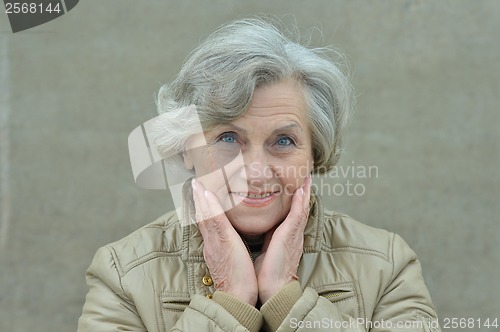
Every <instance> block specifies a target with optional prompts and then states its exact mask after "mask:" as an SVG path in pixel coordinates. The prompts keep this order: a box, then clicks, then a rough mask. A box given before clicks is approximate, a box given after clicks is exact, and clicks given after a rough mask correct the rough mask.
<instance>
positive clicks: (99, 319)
mask: <svg viewBox="0 0 500 332" xmlns="http://www.w3.org/2000/svg"><path fill="white" fill-rule="evenodd" d="M86 280H87V285H88V287H89V292H88V293H87V297H86V300H85V304H84V306H83V313H82V316H81V317H80V319H79V321H78V332H96V331H99V332H115V331H134V332H147V331H148V330H147V328H146V327H145V326H144V324H143V320H142V319H141V317H140V314H139V312H138V310H137V308H136V306H135V304H134V303H133V301H132V300H131V299H130V298H129V297H128V296H127V294H126V292H125V291H124V289H123V287H122V285H121V279H120V275H119V273H118V270H117V267H116V262H115V259H114V256H113V255H112V252H111V250H110V249H109V248H108V247H103V248H100V249H99V250H98V251H97V253H96V254H95V256H94V259H93V261H92V263H91V264H90V267H89V268H88V270H87V273H86ZM218 293H220V292H216V293H215V294H214V300H209V299H207V298H206V297H204V296H201V295H195V296H194V297H193V299H192V300H191V302H190V304H189V306H188V307H187V308H186V309H185V310H184V312H183V313H182V315H181V316H180V318H179V320H178V321H177V322H176V324H175V326H174V327H173V328H172V329H171V331H213V332H219V331H234V332H239V331H241V332H243V331H245V332H247V331H250V332H256V331H258V330H259V329H260V327H261V326H262V317H261V316H262V315H261V314H260V312H259V311H258V310H257V309H255V308H254V307H252V306H250V305H248V304H246V303H243V302H241V301H239V300H237V299H234V298H230V297H229V296H228V295H227V294H218ZM216 300H217V301H216ZM219 302H220V303H219Z"/></svg>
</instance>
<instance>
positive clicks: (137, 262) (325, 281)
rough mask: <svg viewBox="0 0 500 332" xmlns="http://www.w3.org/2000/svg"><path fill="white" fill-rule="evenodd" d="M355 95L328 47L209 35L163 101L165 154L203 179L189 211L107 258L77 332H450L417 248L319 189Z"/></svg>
mask: <svg viewBox="0 0 500 332" xmlns="http://www.w3.org/2000/svg"><path fill="white" fill-rule="evenodd" d="M351 96H352V91H351V87H350V84H349V81H348V79H347V77H346V75H345V74H344V73H343V71H342V70H340V69H339V67H338V64H335V63H334V62H332V61H331V60H329V59H328V58H327V57H326V56H325V55H324V49H308V48H306V47H304V46H302V45H300V44H298V43H295V42H292V41H290V40H289V39H288V38H287V37H285V36H284V35H283V34H282V33H281V32H280V31H279V30H278V29H277V28H276V27H275V26H273V25H272V24H270V23H267V22H264V21H262V20H258V19H251V20H240V21H236V22H233V23H230V24H228V25H225V26H223V27H222V28H220V29H219V30H218V31H216V32H215V33H214V34H213V35H211V36H210V37H209V38H208V39H207V40H206V41H205V42H204V43H203V44H201V46H199V47H198V48H197V49H196V50H195V51H194V52H193V53H192V54H191V55H190V57H189V58H188V60H187V61H186V63H185V64H184V66H183V68H182V70H181V71H180V73H179V74H178V76H177V78H176V79H175V81H174V82H173V83H172V84H170V85H168V86H164V87H163V88H162V89H161V91H160V93H159V99H158V107H159V113H160V114H161V115H160V116H159V118H158V119H157V121H158V122H157V125H156V127H155V128H156V135H155V139H154V142H155V144H156V146H157V148H158V152H159V154H160V155H161V156H163V157H164V158H170V157H172V156H174V157H176V158H178V160H181V162H182V165H183V168H185V170H186V171H187V172H191V173H192V179H191V180H189V181H186V182H185V184H184V190H183V192H184V198H183V199H184V200H185V202H184V205H183V214H180V215H178V214H177V213H176V212H175V211H173V212H171V213H167V214H166V215H164V216H162V217H160V218H159V219H158V220H157V221H155V222H153V223H151V224H149V225H147V226H145V227H143V228H141V229H140V230H138V231H136V232H134V233H132V234H131V235H129V236H127V237H126V238H124V239H122V240H120V241H118V242H115V243H112V244H110V245H107V246H105V247H103V248H101V249H99V251H98V252H97V254H96V256H95V258H94V260H93V262H92V264H91V266H90V268H89V270H88V272H87V283H88V285H89V289H90V290H89V293H88V295H87V299H86V303H85V305H84V307H83V314H82V316H81V318H80V321H79V328H78V331H80V332H84V331H89V332H90V331H91V332H96V331H260V330H264V331H303V330H321V329H324V330H329V331H346V330H349V331H402V330H406V331H438V330H439V327H438V325H437V320H436V313H435V311H434V309H433V305H432V303H431V299H430V296H429V293H428V291H427V289H426V286H425V284H424V280H423V278H422V274H421V269H420V264H419V262H418V260H417V257H416V256H415V253H414V252H413V251H412V250H411V249H410V248H409V247H408V246H407V244H406V243H405V242H404V241H403V240H402V239H401V238H400V237H399V236H397V235H395V234H392V233H389V232H386V231H383V230H380V229H375V228H372V227H369V226H366V225H363V224H361V223H359V222H357V221H354V220H353V219H351V218H350V217H348V216H346V215H344V214H341V213H337V212H332V211H328V210H326V209H324V207H323V205H322V203H321V200H320V198H319V197H318V196H317V195H316V194H315V193H314V190H311V174H312V173H320V172H325V171H328V170H329V169H331V168H332V167H333V166H334V165H335V164H336V162H337V160H338V158H339V155H340V149H341V143H342V131H343V129H344V127H345V124H346V118H347V115H348V112H349V109H350V107H351ZM193 109H195V112H194V113H193ZM193 114H194V115H193ZM196 121H199V124H200V125H201V128H202V129H200V130H198V131H197V130H196V127H197V126H196V125H195V124H196ZM183 124H184V125H183ZM221 169H222V170H223V172H221Z"/></svg>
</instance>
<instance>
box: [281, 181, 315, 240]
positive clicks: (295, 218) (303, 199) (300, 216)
mask: <svg viewBox="0 0 500 332" xmlns="http://www.w3.org/2000/svg"><path fill="white" fill-rule="evenodd" d="M310 196H311V177H310V176H308V177H307V178H306V180H305V182H304V184H303V185H302V186H301V187H300V188H298V189H297V190H295V192H294V193H293V197H292V205H291V207H290V212H289V213H288V216H287V217H286V219H285V222H284V223H287V224H291V226H292V227H294V228H298V230H299V231H303V230H304V228H305V225H306V224H307V217H308V215H309V200H310Z"/></svg>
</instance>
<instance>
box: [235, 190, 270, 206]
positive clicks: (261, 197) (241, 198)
mask: <svg viewBox="0 0 500 332" xmlns="http://www.w3.org/2000/svg"><path fill="white" fill-rule="evenodd" d="M231 194H232V195H234V196H236V197H235V201H236V202H238V203H241V204H243V205H246V206H249V207H262V206H267V205H269V204H271V203H272V202H273V201H274V200H275V199H276V197H277V195H278V194H279V192H263V193H251V192H231Z"/></svg>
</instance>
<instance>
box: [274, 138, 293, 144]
mask: <svg viewBox="0 0 500 332" xmlns="http://www.w3.org/2000/svg"><path fill="white" fill-rule="evenodd" d="M276 144H278V145H280V146H288V145H292V144H294V143H293V140H292V139H291V138H290V137H288V136H282V137H280V138H278V140H277V141H276Z"/></svg>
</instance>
